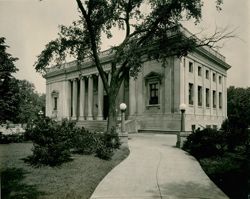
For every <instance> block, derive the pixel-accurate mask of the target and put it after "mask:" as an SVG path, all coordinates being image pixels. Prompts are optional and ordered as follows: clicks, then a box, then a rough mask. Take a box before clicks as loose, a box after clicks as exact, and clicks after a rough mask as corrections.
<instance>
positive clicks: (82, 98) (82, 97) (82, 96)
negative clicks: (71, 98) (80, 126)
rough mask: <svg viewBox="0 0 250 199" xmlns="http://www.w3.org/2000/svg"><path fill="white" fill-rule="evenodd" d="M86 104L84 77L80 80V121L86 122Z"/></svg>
mask: <svg viewBox="0 0 250 199" xmlns="http://www.w3.org/2000/svg"><path fill="white" fill-rule="evenodd" d="M84 104H85V78H84V77H82V78H81V79H80V118H79V119H80V120H84V119H85V117H84V116H85V115H84V110H85V107H84Z"/></svg>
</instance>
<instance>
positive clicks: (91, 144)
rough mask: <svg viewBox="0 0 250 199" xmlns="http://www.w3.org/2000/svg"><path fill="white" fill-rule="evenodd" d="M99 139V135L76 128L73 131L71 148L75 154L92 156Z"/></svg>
mask: <svg viewBox="0 0 250 199" xmlns="http://www.w3.org/2000/svg"><path fill="white" fill-rule="evenodd" d="M100 139H101V135H100V134H98V133H95V132H90V131H88V130H86V129H84V128H81V129H80V128H78V129H76V130H75V131H74V135H73V137H72V144H71V146H72V148H73V150H74V152H76V153H80V154H93V153H95V152H96V149H97V146H98V145H99V142H100Z"/></svg>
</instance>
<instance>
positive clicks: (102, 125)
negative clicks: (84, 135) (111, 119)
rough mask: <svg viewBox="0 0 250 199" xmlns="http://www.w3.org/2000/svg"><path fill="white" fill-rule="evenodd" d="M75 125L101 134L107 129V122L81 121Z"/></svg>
mask: <svg viewBox="0 0 250 199" xmlns="http://www.w3.org/2000/svg"><path fill="white" fill-rule="evenodd" d="M76 125H77V126H79V127H84V128H86V129H89V130H93V131H101V132H103V131H105V130H106V128H107V120H82V121H77V123H76Z"/></svg>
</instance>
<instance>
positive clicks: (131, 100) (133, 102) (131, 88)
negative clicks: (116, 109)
mask: <svg viewBox="0 0 250 199" xmlns="http://www.w3.org/2000/svg"><path fill="white" fill-rule="evenodd" d="M135 110H136V98H135V80H134V78H133V77H129V116H132V115H135Z"/></svg>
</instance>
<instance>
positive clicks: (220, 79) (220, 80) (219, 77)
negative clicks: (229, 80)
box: [219, 76, 221, 84]
mask: <svg viewBox="0 0 250 199" xmlns="http://www.w3.org/2000/svg"><path fill="white" fill-rule="evenodd" d="M219 84H221V76H219Z"/></svg>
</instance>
